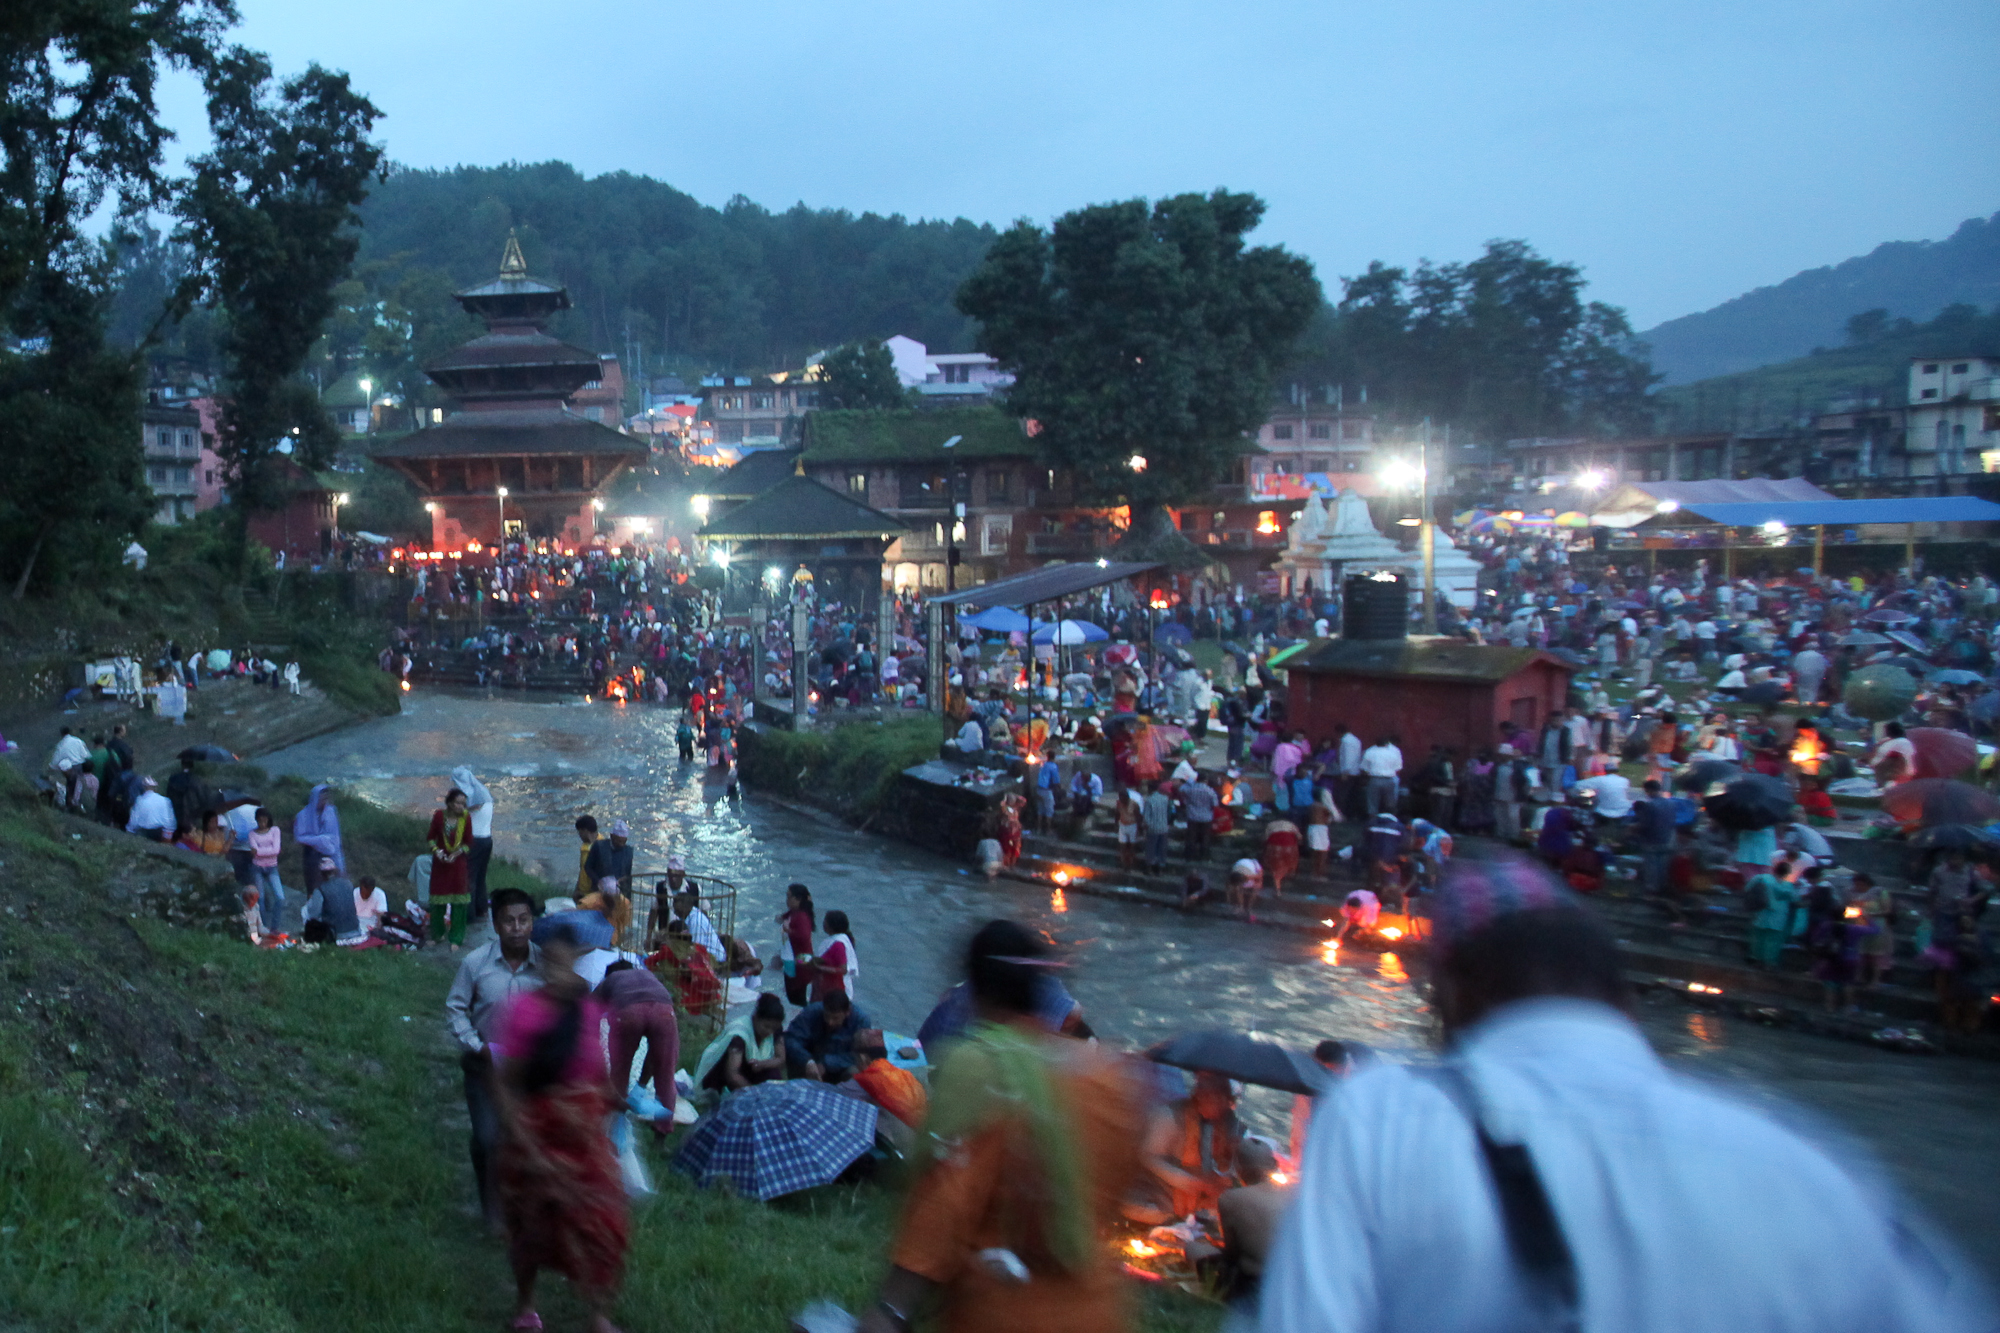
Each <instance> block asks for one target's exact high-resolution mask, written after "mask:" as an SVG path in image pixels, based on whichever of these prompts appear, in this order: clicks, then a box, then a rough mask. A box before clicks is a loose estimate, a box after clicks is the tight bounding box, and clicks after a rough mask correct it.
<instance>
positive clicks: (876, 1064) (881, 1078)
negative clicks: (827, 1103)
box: [854, 1028, 930, 1129]
mask: <svg viewBox="0 0 2000 1333" xmlns="http://www.w3.org/2000/svg"><path fill="white" fill-rule="evenodd" d="M854 1083H855V1085H856V1086H857V1087H859V1088H860V1090H861V1091H863V1092H865V1093H867V1094H868V1097H869V1100H871V1101H873V1102H874V1103H875V1105H877V1106H878V1107H880V1108H881V1109H882V1110H883V1111H884V1112H886V1113H887V1114H889V1115H892V1116H894V1117H895V1118H896V1119H897V1120H899V1121H901V1122H902V1123H903V1124H905V1125H908V1126H909V1127H910V1128H911V1129H922V1128H923V1127H924V1113H925V1112H926V1111H927V1110H929V1109H930V1094H928V1093H926V1092H925V1091H924V1085H923V1083H922V1082H920V1081H919V1080H918V1078H917V1076H916V1075H915V1074H912V1073H911V1072H910V1071H909V1070H907V1069H903V1068H900V1067H899V1066H897V1065H893V1064H891V1063H889V1048H888V1045H887V1042H886V1039H885V1038H884V1037H883V1034H882V1029H880V1028H867V1029H865V1030H863V1031H862V1033H861V1034H860V1035H859V1036H858V1037H856V1038H855V1039H854Z"/></svg>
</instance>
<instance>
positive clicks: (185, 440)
mask: <svg viewBox="0 0 2000 1333" xmlns="http://www.w3.org/2000/svg"><path fill="white" fill-rule="evenodd" d="M139 420H140V422H141V427H140V429H141V431H142V432H143V433H142V435H141V437H140V446H141V450H142V452H143V453H144V454H145V458H146V484H147V485H148V486H149V487H151V488H152V492H153V496H154V498H155V499H156V500H157V501H158V502H159V507H158V508H157V509H156V510H154V512H153V518H154V520H155V521H157V522H160V523H179V522H181V521H182V520H183V519H187V518H192V517H194V514H195V511H196V509H197V508H198V507H200V506H199V505H198V500H199V498H200V494H201V476H200V474H201V469H202V468H203V466H204V464H205V463H206V465H207V466H211V467H212V466H213V465H214V464H213V456H212V455H211V456H210V457H209V459H207V460H205V459H204V458H203V450H202V430H201V414H200V413H199V412H197V411H196V410H195V408H194V407H193V406H192V405H191V404H190V403H188V402H186V401H181V402H175V401H173V400H171V399H169V398H166V397H165V396H164V395H163V394H161V393H159V392H157V391H156V392H154V393H153V394H151V395H150V396H149V398H148V401H147V403H146V405H145V407H144V408H143V409H142V410H141V412H140V415H139Z"/></svg>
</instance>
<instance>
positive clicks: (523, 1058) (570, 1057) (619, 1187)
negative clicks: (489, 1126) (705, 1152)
mask: <svg viewBox="0 0 2000 1333" xmlns="http://www.w3.org/2000/svg"><path fill="white" fill-rule="evenodd" d="M582 951H583V950H582V944H581V942H580V941H579V940H578V939H577V936H576V930H575V927H573V926H571V925H570V924H569V923H568V922H560V923H558V924H557V926H556V928H555V930H554V931H553V932H552V933H551V934H550V936H549V938H548V939H547V940H546V941H545V942H544V943H543V945H542V956H541V969H542V988H541V989H540V990H532V991H523V992H521V993H520V994H518V995H516V996H515V997H514V998H513V999H512V1000H511V1001H509V1002H508V1005H507V1009H506V1010H505V1012H504V1013H503V1014H502V1015H501V1018H500V1031H499V1037H498V1039H497V1040H495V1041H494V1042H493V1049H494V1051H495V1053H496V1055H497V1056H498V1066H497V1069H496V1078H495V1084H496V1089H497V1092H498V1099H499V1106H500V1119H501V1126H502V1131H503V1133H502V1138H501V1144H500V1155H499V1162H498V1175H499V1184H500V1210H501V1215H502V1216H503V1217H504V1218H505V1219H506V1223H507V1258H508V1261H509V1262H510V1263H511V1264H512V1265H513V1269H514V1283H515V1288H516V1292H517V1294H518V1296H519V1305H518V1307H517V1308H516V1310H515V1314H514V1321H513V1323H512V1324H510V1325H509V1327H510V1328H513V1329H517V1330H524V1331H527V1330H537V1329H540V1328H541V1326H542V1317H541V1315H539V1314H537V1313H536V1311H535V1280H536V1278H537V1276H538V1275H539V1274H540V1273H541V1270H543V1269H544V1268H550V1269H554V1270H555V1271H556V1272H558V1273H561V1274H562V1275H563V1276H565V1277H567V1278H568V1279H569V1280H570V1281H571V1282H572V1283H574V1284H575V1286H576V1288H577V1292H578V1294H579V1295H581V1296H582V1298H583V1299H584V1301H585V1302H586V1303H587V1304H588V1305H589V1306H590V1309H591V1330H592V1333H617V1330H616V1328H614V1327H613V1326H612V1323H611V1320H610V1319H609V1318H608V1317H607V1312H608V1311H609V1309H610V1307H611V1303H612V1301H613V1300H614V1299H615V1298H616V1296H617V1293H618V1286H619V1283H620V1281H621V1280H622V1279H623V1278H624V1275H625V1251H626V1246H627V1244H628V1243H629V1240H630V1221H629V1219H628V1218H627V1216H626V1211H625V1185H624V1180H623V1177H622V1176H621V1174H620V1172H619V1169H618V1157H617V1154H616V1153H615V1152H614V1151H613V1150H612V1147H611V1139H610V1136H609V1135H608V1134H607V1133H606V1131H605V1119H606V1117H608V1116H609V1115H610V1114H611V1113H612V1112H613V1111H617V1110H622V1109H623V1108H624V1105H625V1097H624V1094H623V1092H622V1091H620V1090H617V1089H614V1088H613V1087H612V1086H611V1076H610V1071H609V1070H608V1069H607V1068H606V1066H605V1062H604V1048H603V1046H602V1045H601V1044H600V1043H599V1041H598V1039H597V1032H598V1027H599V1025H600V1023H601V1022H602V1020H603V1018H604V1015H605V1009H604V1006H603V1005H602V1004H601V1003H599V1002H598V1001H597V1000H595V999H593V998H592V997H591V995H590V993H589V990H588V988H587V987H586V985H585V983H584V980H583V978H581V977H579V976H578V975H577V974H576V969H575V966H574V964H575V962H576V958H577V955H578V954H579V953H581V952H582Z"/></svg>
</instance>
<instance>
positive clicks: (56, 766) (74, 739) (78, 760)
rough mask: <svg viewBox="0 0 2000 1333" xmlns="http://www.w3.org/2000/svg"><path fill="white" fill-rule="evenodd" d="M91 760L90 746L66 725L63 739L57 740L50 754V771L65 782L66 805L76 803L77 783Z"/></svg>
mask: <svg viewBox="0 0 2000 1333" xmlns="http://www.w3.org/2000/svg"><path fill="white" fill-rule="evenodd" d="M89 762H90V747H89V746H88V745H85V744H84V743H83V737H81V736H79V735H77V734H75V733H74V732H72V731H71V730H70V729H69V728H68V727H64V728H63V729H62V739H60V740H58V741H57V742H56V748H55V750H54V752H53V753H51V754H50V755H49V771H50V772H52V773H54V774H55V775H56V777H57V778H58V779H60V780H61V782H62V784H63V798H62V803H63V805H64V806H66V807H67V806H73V805H75V804H76V787H77V783H78V782H79V781H81V780H82V778H83V768H84V765H85V764H88V763H89Z"/></svg>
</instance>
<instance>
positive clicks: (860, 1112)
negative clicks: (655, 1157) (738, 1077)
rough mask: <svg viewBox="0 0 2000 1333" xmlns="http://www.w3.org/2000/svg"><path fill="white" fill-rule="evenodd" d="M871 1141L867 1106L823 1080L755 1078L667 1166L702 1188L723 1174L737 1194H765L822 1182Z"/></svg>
mask: <svg viewBox="0 0 2000 1333" xmlns="http://www.w3.org/2000/svg"><path fill="white" fill-rule="evenodd" d="M874 1145H875V1107H874V1106H873V1105H872V1104H870V1103H868V1102H864V1101H861V1100H859V1099H857V1098H853V1097H846V1096H842V1095H841V1094H840V1093H838V1092H835V1091H834V1090H833V1089H832V1088H829V1087H827V1086H826V1085H825V1084H824V1083H814V1082H811V1081H808V1080H794V1081H792V1082H789V1083H761V1084H758V1085H757V1086H756V1087H753V1088H745V1089H744V1090H743V1091H741V1092H738V1093H735V1094H733V1095H732V1096H730V1097H729V1098H728V1099H727V1100H726V1101H724V1102H723V1103H722V1105H721V1107H720V1108H718V1109H717V1110H716V1112H715V1114H714V1115H712V1116H710V1117H709V1118H708V1119H707V1120H704V1121H702V1123H701V1124H699V1125H697V1126H695V1129H694V1132H693V1133H692V1134H690V1135H688V1139H687V1142H686V1143H684V1144H682V1145H681V1150H680V1151H679V1152H677V1153H675V1154H674V1170H676V1171H678V1172H680V1173H681V1174H682V1175H685V1176H691V1177H693V1179H694V1180H695V1182H696V1183H697V1184H700V1185H704V1186H705V1185H712V1184H714V1183H715V1182H716V1181H717V1180H718V1179H727V1180H728V1181H729V1182H730V1183H731V1184H733V1185H734V1186H735V1187H736V1192H737V1193H738V1194H744V1195H749V1196H750V1197H753V1198H757V1199H766V1200H768V1199H775V1198H777V1197H778V1196H779V1195H780V1194H791V1193H794V1192H796V1191H798V1190H804V1189H811V1188H812V1187H813V1186H815V1185H824V1184H826V1183H827V1182H828V1181H830V1180H832V1179H833V1178H834V1177H836V1176H838V1175H839V1174H840V1173H841V1172H842V1171H845V1170H846V1169H847V1168H848V1165H849V1164H850V1163H852V1162H853V1161H854V1160H855V1159H856V1158H857V1157H859V1156H861V1155H862V1154H863V1153H865V1152H867V1151H868V1150H869V1149H870V1148H872V1147H873V1146H874Z"/></svg>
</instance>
